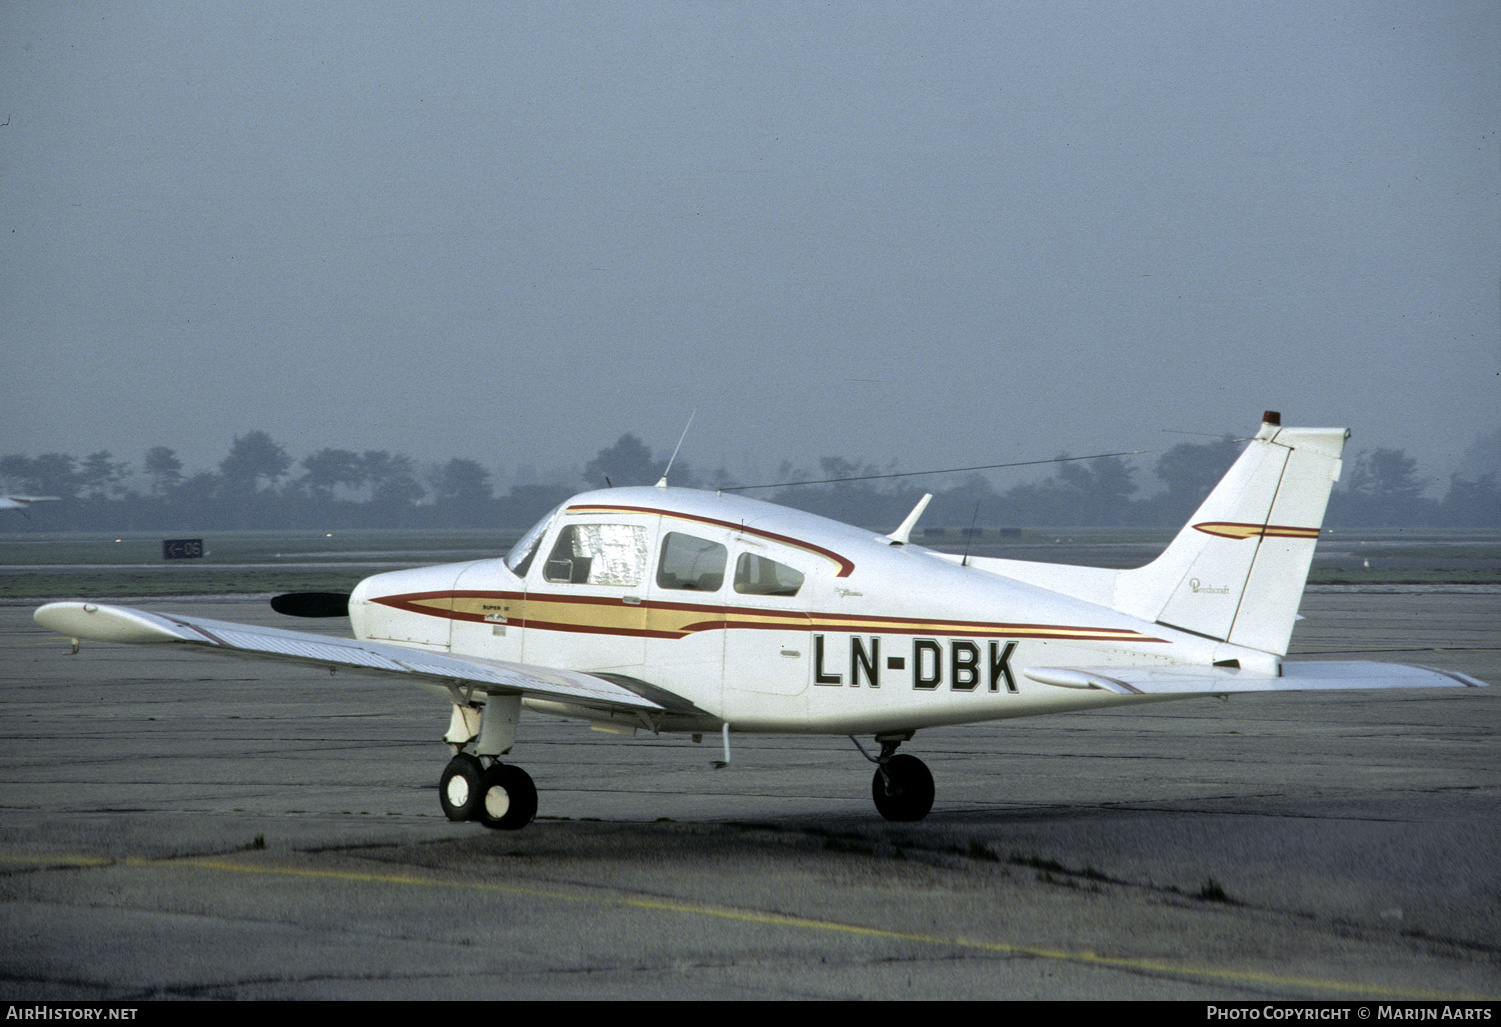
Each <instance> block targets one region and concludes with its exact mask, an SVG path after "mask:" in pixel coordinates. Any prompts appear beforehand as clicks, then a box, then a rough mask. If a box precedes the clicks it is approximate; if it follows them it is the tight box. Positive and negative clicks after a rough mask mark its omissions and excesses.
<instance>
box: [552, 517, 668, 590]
mask: <svg viewBox="0 0 1501 1027" xmlns="http://www.w3.org/2000/svg"><path fill="white" fill-rule="evenodd" d="M646 546H647V543H646V529H645V528H644V527H641V526H639V525H635V524H570V525H568V527H566V528H564V529H563V530H562V531H561V532H560V533H559V534H558V541H557V542H556V543H555V544H554V545H553V547H552V554H551V555H549V556H548V558H547V562H546V564H544V565H543V568H542V576H543V577H544V578H546V579H547V580H548V581H560V582H563V581H566V582H570V583H572V584H575V585H624V586H630V585H639V584H641V579H642V577H643V576H644V575H645V573H646Z"/></svg>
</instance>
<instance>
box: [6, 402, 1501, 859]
mask: <svg viewBox="0 0 1501 1027" xmlns="http://www.w3.org/2000/svg"><path fill="white" fill-rule="evenodd" d="M1348 435H1349V433H1348V432H1346V431H1345V430H1344V429H1343V428H1283V427H1282V425H1281V418H1280V416H1279V415H1277V414H1275V413H1267V414H1266V415H1265V416H1264V417H1263V418H1262V425H1261V428H1260V430H1259V431H1258V432H1257V433H1256V435H1255V437H1254V438H1252V439H1249V440H1248V444H1247V446H1246V449H1245V452H1243V453H1242V454H1241V455H1240V458H1239V459H1238V460H1237V461H1236V462H1235V465H1234V466H1233V467H1231V468H1230V470H1229V472H1227V473H1226V475H1225V477H1224V479H1223V480H1222V481H1221V482H1220V483H1219V484H1218V485H1217V486H1215V489H1214V491H1213V492H1211V493H1210V494H1209V497H1208V498H1207V499H1205V500H1204V502H1203V504H1202V505H1201V506H1200V507H1199V509H1198V511H1197V512H1196V513H1195V514H1194V516H1193V517H1192V518H1191V519H1190V520H1189V521H1188V523H1187V524H1186V525H1185V526H1184V527H1183V529H1182V530H1181V531H1179V532H1178V535H1177V536H1176V537H1175V538H1174V539H1173V541H1172V543H1171V544H1170V545H1169V546H1168V547H1167V549H1166V550H1164V551H1163V553H1162V555H1161V556H1159V557H1158V558H1157V559H1156V560H1154V561H1153V562H1152V563H1150V564H1147V565H1146V566H1145V567H1137V568H1133V569H1130V570H1112V569H1107V568H1098V567H1071V566H1060V565H1056V564H1044V563H1034V562H1030V561H1023V560H1003V559H996V558H993V557H976V556H965V557H959V556H951V555H949V554H945V553H938V552H934V551H932V550H929V549H926V548H924V547H923V546H920V545H914V544H912V531H913V529H914V528H915V526H916V524H917V521H918V519H919V518H920V517H921V516H922V514H923V511H924V509H925V508H926V506H927V501H928V499H930V498H932V497H927V498H925V499H923V500H922V502H920V503H918V504H917V506H916V507H915V508H914V509H913V511H912V512H911V513H910V514H908V515H907V517H906V519H905V520H903V521H902V523H901V524H900V525H899V526H898V527H897V528H896V530H894V531H892V532H891V533H890V534H887V535H880V534H876V533H875V532H874V531H872V530H870V528H868V527H865V528H857V527H852V526H850V525H847V524H839V523H837V522H835V521H831V520H828V519H826V518H823V517H817V516H814V515H813V514H809V513H804V512H802V511H800V510H791V509H787V508H785V507H780V506H775V505H773V504H771V503H762V502H757V501H756V500H753V499H747V498H745V497H743V496H738V495H733V494H725V493H715V492H696V491H693V490H689V489H673V488H668V486H667V479H666V475H665V474H664V475H663V478H662V480H661V481H659V482H658V483H657V486H656V487H655V488H653V487H650V486H641V487H625V488H611V489H603V490H600V491H596V492H590V493H587V494H585V495H582V496H577V497H575V498H574V499H572V500H570V501H568V502H567V503H564V504H563V505H561V506H559V507H558V508H557V509H555V510H553V511H551V512H550V513H548V514H547V515H546V516H545V517H543V518H542V519H541V520H540V521H538V522H537V523H536V524H535V525H533V526H532V528H531V529H530V530H529V531H527V532H526V533H525V534H523V535H522V536H521V538H520V540H519V541H518V542H516V544H515V545H514V546H512V547H511V549H510V551H509V552H507V553H506V554H505V555H504V556H500V555H499V554H497V555H496V556H493V557H491V558H488V559H484V560H473V561H470V562H468V563H459V564H445V565H441V566H437V567H423V568H414V569H410V570H399V571H390V572H387V573H384V574H377V575H375V576H374V577H370V578H366V579H365V580H364V581H362V582H361V583H360V584H359V586H358V587H357V588H356V589H355V590H354V592H352V593H291V594H288V595H280V596H277V597H276V598H275V599H273V600H272V603H271V605H272V609H274V610H276V611H278V612H281V613H289V614H293V615H297V616H347V617H348V618H349V622H350V627H351V629H352V633H353V636H354V637H352V638H338V637H334V636H332V635H325V634H315V633H312V632H304V631H286V630H282V629H279V628H267V627H261V626H255V625H247V624H227V623H222V622H219V621H211V620H205V619H203V618H200V617H187V616H179V615H176V614H158V613H150V612H147V611H145V610H134V609H130V608H128V607H120V606H106V605H103V604H100V603H93V602H66V603H49V604H47V605H46V606H43V607H42V608H41V609H39V610H37V612H36V619H37V622H38V623H40V624H41V625H43V626H44V627H47V628H50V629H52V630H54V631H59V632H61V633H63V634H64V635H69V636H72V638H73V639H74V642H75V645H74V651H75V652H76V651H77V645H76V643H77V641H78V640H79V639H83V638H90V639H101V640H104V641H108V642H145V643H156V644H163V643H165V644H168V645H175V646H181V647H184V648H187V649H192V650H197V651H201V652H215V653H232V654H236V655H240V656H256V657H264V658H267V659H275V660H291V661H297V662H302V663H304V664H307V665H310V666H315V667H319V668H330V669H333V668H338V669H344V670H347V671H349V672H350V674H359V675H369V676H372V677H376V678H383V679H386V680H390V679H392V678H401V679H404V680H406V681H408V682H411V683H412V684H416V685H418V686H420V687H422V688H424V689H426V690H427V691H428V692H430V693H431V694H432V695H434V696H435V697H437V698H438V699H439V700H441V701H442V702H444V703H446V704H448V709H449V721H448V730H447V732H446V733H445V734H444V735H443V741H444V742H445V743H447V745H448V746H449V748H450V750H451V753H450V759H449V761H448V765H447V766H446V767H445V768H444V770H443V773H442V776H441V777H440V778H439V782H438V799H439V802H440V804H441V806H442V808H443V812H444V813H445V814H446V815H447V816H448V817H449V818H450V819H451V820H454V821H469V820H477V821H479V822H480V823H481V824H483V825H484V826H486V827H492V828H498V829H502V830H513V829H515V828H520V827H524V826H526V824H527V823H528V822H529V821H530V820H531V819H532V817H533V815H534V814H535V813H536V811H537V789H536V786H535V784H533V782H532V779H531V776H530V775H529V774H527V773H526V771H524V770H522V769H521V768H520V767H518V766H516V765H515V764H512V763H509V762H504V761H503V760H502V757H506V758H507V759H509V754H510V752H511V751H512V749H513V747H515V746H516V744H517V740H518V737H519V730H518V725H519V724H520V722H521V715H522V713H523V711H525V712H527V713H528V714H529V715H530V714H548V715H550V716H557V717H564V718H568V719H571V720H574V721H579V722H583V723H586V724H588V725H589V726H590V727H593V728H597V729H599V730H600V731H603V732H607V733H610V734H614V735H633V734H635V733H636V732H637V731H642V730H644V731H650V732H652V733H653V734H662V733H669V732H678V733H681V734H684V735H688V736H691V737H692V738H693V739H694V741H700V740H702V739H703V738H704V737H705V736H709V735H713V734H716V733H717V734H719V735H720V738H721V744H722V745H723V759H718V760H715V761H714V765H715V766H718V767H727V766H729V765H730V739H731V737H732V736H733V735H736V734H740V735H744V734H749V733H760V734H773V733H780V732H791V733H798V734H824V735H847V736H849V737H850V738H851V739H854V738H855V736H857V735H866V736H873V737H874V740H875V742H876V743H877V744H878V745H879V746H880V755H879V756H870V755H869V754H867V758H868V759H870V760H871V761H872V762H873V763H875V764H876V770H875V774H874V777H873V778H872V779H871V797H872V798H873V799H874V800H875V805H876V809H877V810H879V811H880V813H881V815H882V816H884V817H886V818H887V819H888V820H901V821H910V820H921V819H922V818H923V817H925V816H926V815H927V814H928V811H929V809H930V808H931V807H932V805H933V796H934V787H933V775H932V774H931V773H930V772H929V770H928V769H927V767H926V765H924V763H923V762H922V761H921V760H919V759H917V758H916V757H914V756H912V755H910V754H908V753H900V754H898V753H897V748H898V747H899V746H901V745H903V744H904V743H907V742H910V741H911V740H912V739H913V737H914V736H915V735H917V734H918V733H919V732H927V731H929V730H935V729H940V728H943V727H946V726H949V725H954V724H970V723H976V722H979V721H986V720H1001V719H1005V718H1011V717H1029V716H1037V715H1039V714H1044V713H1063V712H1070V711H1074V710H1089V709H1099V708H1103V707H1107V706H1123V705H1127V704H1132V703H1137V702H1153V701H1160V700H1163V699H1191V698H1195V697H1204V696H1216V695H1224V694H1227V693H1230V692H1276V691H1293V690H1299V689H1310V690H1319V691H1324V690H1328V689H1335V688H1420V687H1437V686H1451V687H1452V686H1463V687H1472V688H1473V687H1479V686H1481V685H1482V684H1483V682H1480V681H1476V680H1475V679H1474V678H1471V677H1466V676H1465V675H1463V674H1457V673H1451V672H1448V671H1441V670H1430V669H1428V668H1423V667H1404V666H1401V665H1398V664H1390V663H1354V662H1348V663H1347V662H1334V661H1329V662H1323V661H1320V662H1313V663H1299V662H1296V661H1291V662H1289V661H1287V660H1285V659H1284V657H1285V656H1286V654H1287V650H1288V644H1289V640H1290V639H1291V636H1292V632H1293V627H1294V623H1295V621H1296V620H1297V617H1298V603H1299V600H1300V599H1301V598H1302V595H1303V585H1304V582H1305V580H1306V579H1307V576H1308V567H1309V564H1310V562H1311V561H1312V559H1313V550H1314V546H1315V544H1316V543H1317V541H1318V535H1319V525H1320V523H1321V522H1322V520H1323V517H1324V507H1325V504H1326V503H1327V502H1328V499H1329V490H1330V488H1331V486H1332V483H1333V482H1334V481H1335V480H1336V479H1337V478H1338V477H1339V468H1340V455H1341V452H1342V451H1343V449H1344V444H1345V439H1346V438H1347V437H1348ZM24 501H26V500H23V499H22V498H19V497H11V498H10V499H8V500H5V501H4V502H0V506H4V505H6V504H7V503H9V504H10V505H11V508H12V509H15V508H17V507H19V506H20V505H22V504H23V502H24ZM29 501H40V497H37V498H34V499H32V500H29ZM809 650H811V652H812V659H811V660H810V661H804V657H803V654H804V653H807V652H809ZM107 653H108V650H106V654H107ZM105 658H108V656H107V655H106V657H105ZM348 676H349V675H347V674H345V675H340V676H339V677H338V679H337V681H339V682H343V681H345V679H346V678H347V677H348ZM1023 679H1025V682H1026V683H1025V687H1023V684H1022V683H1023ZM328 687H329V686H328V682H327V679H324V680H323V682H321V683H320V684H319V685H318V692H319V701H320V702H322V701H326V700H327V698H328V697H329V695H330V693H329V692H328ZM343 687H344V688H345V689H346V691H345V692H344V693H343V694H344V695H345V696H346V697H347V701H348V703H349V706H350V708H351V710H358V709H359V708H360V706H361V703H362V702H363V701H364V698H365V696H366V695H367V694H368V691H367V688H368V686H367V685H366V684H363V683H351V684H348V685H344V686H343ZM855 744H856V745H859V744H860V743H859V742H858V741H856V742H855ZM860 751H861V752H864V751H865V750H864V747H863V746H861V750H860ZM616 779H620V778H616Z"/></svg>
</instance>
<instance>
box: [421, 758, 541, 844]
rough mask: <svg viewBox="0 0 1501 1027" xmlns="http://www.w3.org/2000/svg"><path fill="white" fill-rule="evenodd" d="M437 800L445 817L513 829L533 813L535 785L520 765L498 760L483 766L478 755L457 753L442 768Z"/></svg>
mask: <svg viewBox="0 0 1501 1027" xmlns="http://www.w3.org/2000/svg"><path fill="white" fill-rule="evenodd" d="M438 802H439V804H440V805H441V806H442V807H443V813H444V815H446V816H447V817H448V819H449V820H454V821H464V820H477V821H479V822H480V823H481V824H484V825H485V826H486V827H489V828H494V829H495V830H497V831H517V830H520V829H521V828H523V827H525V826H526V825H527V824H530V823H531V822H532V818H533V817H534V816H536V815H537V786H536V785H535V784H534V783H533V782H532V778H531V775H530V774H528V773H527V772H526V771H524V770H522V769H521V768H520V767H515V766H512V765H511V764H509V763H500V762H498V761H497V762H494V763H491V764H490V766H489V767H486V766H485V765H484V764H483V763H481V762H480V759H479V757H478V756H474V755H471V754H470V753H467V752H461V753H459V754H458V755H457V756H455V757H454V758H453V759H451V760H449V761H448V766H446V767H444V768H443V776H442V777H441V778H440V779H439V781H438Z"/></svg>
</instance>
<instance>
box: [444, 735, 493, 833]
mask: <svg viewBox="0 0 1501 1027" xmlns="http://www.w3.org/2000/svg"><path fill="white" fill-rule="evenodd" d="M484 772H485V768H484V767H483V766H481V765H480V761H479V757H478V756H471V755H469V753H467V752H461V753H459V754H458V755H457V756H455V757H454V758H453V759H451V760H449V761H448V766H446V767H444V768H443V776H442V777H441V778H439V779H438V802H439V804H440V805H442V807H443V813H444V815H446V816H447V817H448V819H449V820H454V821H464V820H473V819H474V811H475V810H476V809H477V808H478V807H479V782H480V777H481V776H482V775H483V774H484Z"/></svg>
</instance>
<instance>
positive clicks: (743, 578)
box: [735, 553, 803, 596]
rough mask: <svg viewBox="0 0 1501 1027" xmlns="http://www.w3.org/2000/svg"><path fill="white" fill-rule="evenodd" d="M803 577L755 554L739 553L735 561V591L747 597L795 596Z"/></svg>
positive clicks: (785, 566) (784, 566)
mask: <svg viewBox="0 0 1501 1027" xmlns="http://www.w3.org/2000/svg"><path fill="white" fill-rule="evenodd" d="M802 587H803V576H802V574H801V573H800V572H798V571H795V570H793V569H792V568H791V567H788V566H787V565H786V564H784V563H777V562H776V561H775V560H768V559H767V558H766V557H764V556H757V555H756V554H755V553H741V554H740V559H738V560H736V561H735V591H736V592H739V593H740V594H741V595H748V596H795V595H797V590H798V589H800V588H802Z"/></svg>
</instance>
